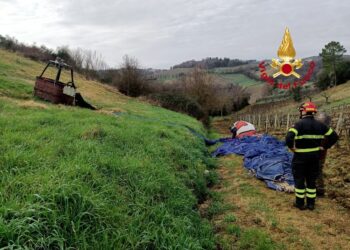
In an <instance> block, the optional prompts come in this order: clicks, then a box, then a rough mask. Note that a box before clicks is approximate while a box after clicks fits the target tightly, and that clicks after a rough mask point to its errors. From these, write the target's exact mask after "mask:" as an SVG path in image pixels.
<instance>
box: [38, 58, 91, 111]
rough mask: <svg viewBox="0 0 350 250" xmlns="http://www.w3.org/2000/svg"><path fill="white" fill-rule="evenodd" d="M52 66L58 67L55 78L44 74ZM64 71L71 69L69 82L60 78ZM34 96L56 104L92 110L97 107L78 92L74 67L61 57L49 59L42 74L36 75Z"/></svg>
mask: <svg viewBox="0 0 350 250" xmlns="http://www.w3.org/2000/svg"><path fill="white" fill-rule="evenodd" d="M52 67H54V68H56V69H57V73H56V77H55V78H54V79H53V78H50V77H45V76H44V74H45V72H46V71H47V69H48V68H52ZM63 71H69V73H70V80H69V81H67V82H63V80H60V78H61V74H62V72H63ZM34 96H36V97H39V98H41V99H44V100H46V101H50V102H52V103H54V104H65V105H72V106H79V107H83V108H88V109H92V110H95V109H96V108H95V107H94V106H92V105H91V104H89V103H88V102H86V101H85V100H84V98H83V97H82V95H81V94H80V93H79V92H77V88H76V86H75V84H74V77H73V68H72V67H71V66H69V65H68V64H66V63H64V62H63V61H62V60H60V59H56V60H55V61H49V62H48V64H47V65H46V67H45V68H44V70H43V72H42V73H41V75H40V76H37V77H36V81H35V86H34Z"/></svg>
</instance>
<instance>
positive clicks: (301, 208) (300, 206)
mask: <svg viewBox="0 0 350 250" xmlns="http://www.w3.org/2000/svg"><path fill="white" fill-rule="evenodd" d="M293 206H294V207H296V208H298V209H299V210H305V206H304V204H297V203H296V202H295V203H294V204H293Z"/></svg>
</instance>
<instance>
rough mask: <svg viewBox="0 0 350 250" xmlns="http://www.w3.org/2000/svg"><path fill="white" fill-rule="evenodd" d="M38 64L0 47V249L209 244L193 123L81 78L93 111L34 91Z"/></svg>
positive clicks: (204, 161) (204, 156) (201, 154)
mask: <svg viewBox="0 0 350 250" xmlns="http://www.w3.org/2000/svg"><path fill="white" fill-rule="evenodd" d="M43 67H44V65H43V64H40V63H37V62H33V61H30V60H28V59H24V58H22V57H20V56H18V55H15V54H13V53H9V52H5V51H3V50H0V128H1V130H0V136H1V140H0V148H1V154H0V165H1V166H2V167H1V182H0V185H1V193H0V200H1V204H2V206H1V209H0V248H2V249H13V248H29V249H63V248H64V249H66V248H71V249H160V248H163V249H165V248H169V247H170V248H179V249H184V248H187V249H202V248H206V249H211V248H214V247H215V244H214V237H213V233H212V229H211V227H210V225H209V224H208V223H207V222H206V221H205V220H202V219H201V218H200V215H199V213H198V211H197V209H196V207H197V203H198V201H202V200H203V199H205V197H206V196H207V182H208V181H211V180H213V178H214V176H212V175H210V176H206V177H205V176H204V175H203V173H204V170H205V169H206V168H208V167H209V168H210V167H214V163H213V162H212V160H211V159H209V156H208V153H207V150H206V148H205V146H204V145H203V143H202V141H201V140H200V139H198V138H197V137H196V136H194V135H193V134H192V133H190V131H189V130H188V128H187V127H191V128H192V129H193V130H195V131H198V132H201V133H204V130H203V128H202V125H201V124H200V123H199V122H197V121H196V120H195V119H192V118H190V117H188V116H185V115H182V114H178V113H175V112H171V111H168V110H165V109H161V108H158V107H153V106H150V105H148V104H145V103H142V102H140V101H137V100H134V99H130V98H127V97H125V96H123V95H121V94H119V93H118V92H117V91H115V90H112V89H110V88H108V87H106V86H103V85H101V84H99V83H96V82H93V81H86V80H85V79H83V78H82V77H81V76H77V77H76V82H77V86H78V87H79V90H80V91H81V93H82V95H83V96H84V97H86V98H87V100H88V101H90V102H92V103H93V104H94V105H97V106H98V107H99V108H101V110H100V111H98V112H94V111H90V110H83V109H80V108H76V107H67V106H63V105H52V104H49V103H46V102H42V101H39V100H37V99H33V97H32V88H33V83H34V79H35V76H36V75H38V74H40V73H41V71H42V69H43ZM116 111H118V112H119V113H117V115H118V116H116V115H112V112H116Z"/></svg>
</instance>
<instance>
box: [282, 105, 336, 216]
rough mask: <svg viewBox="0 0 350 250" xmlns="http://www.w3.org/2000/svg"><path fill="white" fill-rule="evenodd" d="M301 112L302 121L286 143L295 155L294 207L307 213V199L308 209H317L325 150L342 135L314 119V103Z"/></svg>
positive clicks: (289, 135) (301, 107) (297, 124)
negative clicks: (322, 159) (322, 156)
mask: <svg viewBox="0 0 350 250" xmlns="http://www.w3.org/2000/svg"><path fill="white" fill-rule="evenodd" d="M299 112H300V120H299V121H298V122H296V123H295V124H294V126H293V127H292V128H290V129H289V131H288V133H287V136H286V144H287V146H288V147H289V148H290V149H291V151H293V152H294V157H293V160H292V171H293V177H294V182H295V196H296V200H295V203H294V206H295V207H297V208H299V209H300V210H304V209H305V204H304V202H305V196H306V208H307V209H310V210H313V209H314V208H315V199H316V179H317V177H318V175H319V171H320V157H321V151H322V150H325V149H328V148H330V147H332V146H333V145H334V144H335V143H336V141H337V140H338V135H337V134H336V132H335V131H333V129H331V128H329V127H328V126H327V125H325V124H323V123H322V122H320V121H317V120H316V119H314V115H315V114H316V113H317V108H316V105H315V104H314V103H312V102H306V103H304V104H302V105H301V106H300V107H299ZM325 138H326V139H327V140H325ZM305 182H306V186H305Z"/></svg>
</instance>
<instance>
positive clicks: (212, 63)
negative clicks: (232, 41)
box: [172, 57, 255, 69]
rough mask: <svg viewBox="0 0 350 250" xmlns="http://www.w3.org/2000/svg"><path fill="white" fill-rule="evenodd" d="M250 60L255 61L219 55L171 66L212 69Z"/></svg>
mask: <svg viewBox="0 0 350 250" xmlns="http://www.w3.org/2000/svg"><path fill="white" fill-rule="evenodd" d="M250 62H255V60H240V59H230V58H227V57H225V58H219V57H207V58H205V59H202V60H200V61H196V60H190V61H186V62H183V63H180V64H177V65H174V66H173V67H172V68H173V69H176V68H195V67H202V68H205V69H214V68H220V67H235V66H239V65H243V64H248V63H250Z"/></svg>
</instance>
